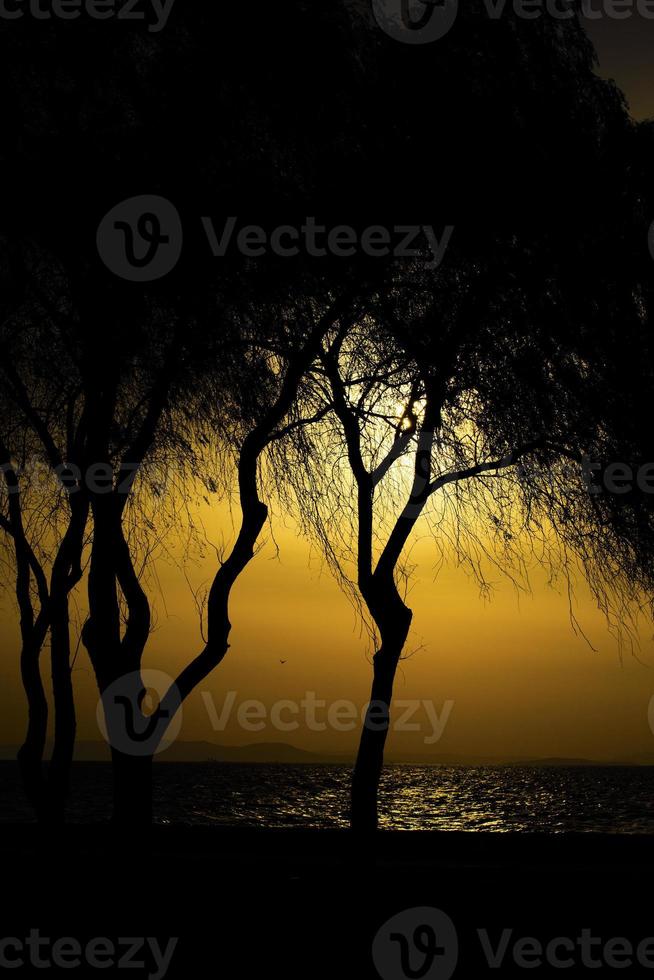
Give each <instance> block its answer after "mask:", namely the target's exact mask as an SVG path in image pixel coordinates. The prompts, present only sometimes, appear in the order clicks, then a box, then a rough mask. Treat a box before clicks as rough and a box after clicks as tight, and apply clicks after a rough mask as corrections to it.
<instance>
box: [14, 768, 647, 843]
mask: <svg viewBox="0 0 654 980" xmlns="http://www.w3.org/2000/svg"><path fill="white" fill-rule="evenodd" d="M350 778H351V769H350V767H349V766H343V765H306V764H295V765H290V764H284V765H281V764H280V765H276V764H263V763H262V764H247V765H246V764H239V763H218V762H204V763H172V762H171V763H167V762H160V763H157V764H156V765H155V767H154V784H155V785H154V810H155V819H156V821H157V822H158V823H161V824H183V825H193V824H196V825H204V826H230V827H234V826H236V827H244V828H245V827H274V828H332V829H333V828H342V827H347V824H348V794H349V785H350ZM379 811H380V824H381V826H382V827H383V828H385V829H389V830H467V831H494V832H497V833H509V832H523V833H553V834H556V833H566V832H576V833H579V832H588V833H611V834H652V833H654V766H652V767H650V766H542V767H538V766H529V767H526V766H525V767H521V766H413V765H400V764H398V765H389V766H387V767H386V769H385V771H384V774H383V778H382V784H381V789H380V799H379ZM110 812H111V772H110V767H109V766H108V765H107V764H105V763H76V764H75V767H74V774H73V787H72V795H71V801H70V807H69V813H68V817H69V820H70V821H71V822H79V823H97V822H103V821H106V820H108V819H109V815H110ZM31 819H32V815H31V813H30V810H29V807H28V806H27V804H26V803H25V802H24V801H23V799H22V793H21V791H20V785H19V782H18V774H17V771H16V766H15V764H14V763H11V762H1V763H0V821H1V822H23V821H29V820H31Z"/></svg>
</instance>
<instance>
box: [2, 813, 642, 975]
mask: <svg viewBox="0 0 654 980" xmlns="http://www.w3.org/2000/svg"><path fill="white" fill-rule="evenodd" d="M0 852H1V859H2V865H3V869H4V872H5V889H4V901H3V906H4V908H3V909H2V921H3V935H5V936H26V935H28V934H29V930H30V929H35V928H38V929H39V931H40V934H41V935H45V936H49V937H57V936H67V937H68V936H73V937H76V938H77V939H78V940H79V941H81V942H85V941H86V940H87V939H88V938H91V937H97V936H106V937H111V938H113V939H114V940H117V939H118V937H125V936H132V937H137V936H152V937H155V936H156V937H158V938H159V940H160V942H161V944H162V946H164V945H165V943H166V941H167V940H168V938H169V937H171V936H174V937H179V942H178V944H177V947H176V949H175V952H174V955H173V957H172V961H171V965H170V969H169V970H168V973H167V974H166V975H167V976H180V977H181V976H194V975H197V976H200V975H205V973H206V970H207V968H208V967H209V968H211V969H212V971H214V972H217V973H218V974H219V975H220V976H223V977H226V978H232V977H233V978H240V977H258V976H267V975H268V974H269V972H270V973H272V972H273V970H274V972H275V974H278V975H280V976H284V977H296V976H297V977H309V976H312V977H313V976H320V977H322V976H325V977H328V976H329V977H341V976H342V977H351V978H355V977H375V976H378V974H377V972H376V971H375V968H374V966H373V963H372V958H371V945H372V941H373V938H374V936H375V934H376V933H377V930H378V929H379V927H380V926H381V925H382V923H384V922H385V921H386V920H387V919H388V918H389V917H390V916H392V915H394V914H396V913H397V912H399V911H401V910H403V909H406V908H411V907H415V906H435V907H437V908H439V909H441V910H443V911H444V912H445V913H447V915H448V916H449V917H450V918H451V919H452V921H453V922H454V925H455V927H456V930H457V933H458V941H459V961H458V967H457V969H456V973H455V974H454V975H455V976H465V975H467V974H468V971H469V970H470V971H472V975H474V976H484V975H486V974H487V973H489V975H491V976H492V975H495V976H498V975H500V976H506V975H510V976H513V975H516V976H521V975H524V973H525V969H524V967H522V968H519V967H517V966H516V965H515V963H514V962H513V960H512V953H511V949H512V946H511V945H509V951H508V952H507V954H506V957H505V959H504V961H503V963H502V965H501V969H494V970H492V971H491V970H489V968H488V965H487V962H486V961H485V960H484V957H483V953H482V946H481V945H480V939H479V934H478V932H477V930H479V929H486V930H488V936H489V939H490V942H491V943H492V946H493V947H494V948H496V947H497V946H498V944H499V942H500V939H501V936H502V930H511V929H512V930H513V932H512V933H511V936H512V942H514V941H515V940H517V939H519V938H520V937H527V936H530V937H535V938H537V939H538V940H539V941H541V942H542V943H543V945H545V944H546V943H547V942H548V941H550V940H551V939H552V938H554V937H569V938H570V939H571V940H573V941H576V939H577V937H579V935H580V933H581V931H582V930H583V929H589V930H590V931H591V933H592V937H597V938H598V939H601V940H602V943H601V944H595V945H594V946H593V947H592V950H593V951H594V952H593V955H599V952H598V951H601V949H603V948H604V944H605V943H606V942H607V941H608V940H611V939H615V938H616V937H624V938H626V939H628V940H629V941H630V942H631V943H633V946H634V948H635V947H636V946H637V945H638V944H639V943H640V942H641V941H642V940H643V938H644V937H647V936H650V935H653V934H654V923H653V922H652V918H651V914H650V913H651V903H650V902H649V901H648V900H647V898H646V896H647V895H648V893H649V889H650V886H651V880H652V871H653V870H654V861H653V856H654V846H653V842H652V839H651V838H645V837H638V836H600V835H590V834H583V835H552V836H545V835H539V836H535V835H521V836H515V835H508V834H485V833H475V834H466V833H441V834H433V833H421V832H414V833H410V834H406V833H401V832H398V833H393V832H387V833H383V832H382V833H381V834H380V835H379V836H378V838H377V840H376V842H375V844H374V849H373V846H372V845H368V846H367V847H363V846H362V845H361V844H360V843H357V842H355V841H354V839H353V838H352V837H351V836H350V834H349V833H347V832H344V831H343V832H341V831H334V832H331V831H313V832H312V831H306V832H304V831H271V830H265V831H264V830H262V831H250V830H246V831H234V830H217V829H215V828H203V827H193V828H176V827H156V828H154V829H153V830H152V832H151V833H149V834H148V835H147V836H144V837H142V838H140V839H136V838H134V836H133V835H132V836H131V838H130V839H129V840H127V839H121V838H120V837H118V836H116V835H115V834H112V833H111V832H110V830H109V829H108V828H100V827H76V828H69V829H67V830H64V831H62V832H61V833H59V834H58V835H57V836H56V837H55V838H54V839H53V838H48V839H46V838H44V837H43V834H42V832H39V831H38V829H37V828H35V827H25V826H22V827H17V826H9V825H5V826H4V827H3V833H2V843H1V844H0ZM652 948H653V949H654V946H653V947H652ZM350 950H351V951H352V952H350ZM561 955H563V954H561ZM196 970H197V971H198V972H197V973H195V972H194V971H196ZM200 970H202V971H203V972H202V973H200V972H199V971H200ZM57 972H58V971H56V970H51V974H53V973H57ZM73 972H74V971H73ZM536 972H537V975H538V976H542V975H560V968H555V967H551V966H546V965H544V966H542V967H541V968H540V969H538V970H537V971H536ZM587 972H588V969H587V968H585V967H584V966H583V965H582V964H580V963H579V964H576V965H575V966H574V967H573V968H568V969H567V975H568V976H585V975H586V974H587ZM641 972H642V974H643V975H648V974H651V970H645V969H642V970H641V968H640V967H638V966H635V967H633V968H631V969H629V971H628V974H627V975H629V976H633V975H639V974H640V973H641ZM92 973H93V974H95V971H92ZM113 973H114V971H113V970H110V969H107V970H103V971H102V975H103V976H112V975H113ZM15 975H20V971H17V973H16V974H15ZM68 975H69V976H70V975H71V973H70V971H68ZM117 975H119V976H122V975H123V974H122V971H121V973H120V974H117ZM423 975H424V974H423ZM431 975H432V974H428V976H431ZM433 975H434V976H441V975H442V974H440V973H438V974H433Z"/></svg>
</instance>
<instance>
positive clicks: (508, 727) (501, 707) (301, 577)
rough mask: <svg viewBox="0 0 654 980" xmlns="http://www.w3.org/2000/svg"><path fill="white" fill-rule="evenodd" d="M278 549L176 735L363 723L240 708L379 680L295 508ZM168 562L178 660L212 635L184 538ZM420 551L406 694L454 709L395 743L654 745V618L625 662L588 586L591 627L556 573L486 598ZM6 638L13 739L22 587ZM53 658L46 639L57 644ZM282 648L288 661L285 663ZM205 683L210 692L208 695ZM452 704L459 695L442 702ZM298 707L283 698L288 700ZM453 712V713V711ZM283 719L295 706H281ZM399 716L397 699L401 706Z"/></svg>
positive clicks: (157, 656) (153, 648)
mask: <svg viewBox="0 0 654 980" xmlns="http://www.w3.org/2000/svg"><path fill="white" fill-rule="evenodd" d="M204 522H205V526H206V529H207V533H208V536H209V538H210V539H212V540H213V541H214V542H216V543H218V542H219V540H220V537H221V534H224V535H225V536H228V535H229V534H230V533H231V524H230V519H229V516H228V514H227V512H226V510H225V509H224V508H221V507H217V508H214V509H213V510H209V509H207V510H206V511H205V513H204ZM274 529H275V541H276V544H277V546H278V548H279V554H278V553H277V550H276V548H275V546H274V544H273V542H272V540H271V537H270V533H269V532H266V536H267V542H266V544H265V546H264V547H263V549H262V550H261V552H260V553H259V554H258V555H257V556H256V557H255V559H254V561H253V562H252V563H251V565H250V566H249V568H248V569H247V570H246V572H245V573H244V574H243V576H242V577H241V580H240V581H239V582H238V584H237V586H236V589H235V593H234V597H233V605H232V616H231V619H232V623H233V630H232V638H231V639H232V647H231V649H230V651H229V653H228V656H227V658H226V660H225V661H224V662H223V664H222V665H221V666H220V667H219V668H218V669H217V670H216V671H215V672H214V674H213V675H212V676H211V678H210V679H209V681H208V682H207V683H206V684H205V685H203V687H202V691H201V692H196V693H195V694H194V695H193V696H192V697H191V698H190V699H189V701H188V702H187V704H186V705H185V708H184V715H183V723H182V729H181V733H180V735H179V738H180V739H182V740H185V741H214V742H218V743H222V744H231V745H238V744H244V743H249V742H258V741H267V742H270V741H273V742H280V741H284V742H288V743H291V744H293V745H296V746H298V747H303V748H307V749H310V750H311V751H316V752H327V753H336V754H348V753H349V754H351V753H352V752H353V751H354V748H355V745H356V740H357V737H356V731H336V730H334V729H333V728H332V727H330V726H329V725H328V726H327V728H326V730H324V731H314V730H310V729H309V727H308V726H307V724H306V713H305V712H304V709H302V710H301V712H300V714H299V715H298V716H297V719H299V723H300V727H299V728H298V729H297V730H295V731H290V732H284V731H280V730H278V729H276V728H275V727H274V726H272V725H271V723H270V720H269V718H268V720H267V721H266V723H265V726H264V728H263V730H261V731H248V730H244V729H243V727H242V726H240V725H239V723H238V721H237V718H236V712H237V709H238V707H239V705H241V704H242V702H244V701H247V700H249V699H255V700H259V701H261V702H263V703H264V704H265V705H266V706H267V710H269V709H270V708H271V706H272V705H273V704H274V703H275V702H276V701H278V700H280V699H291V700H293V701H295V702H297V703H298V704H299V703H300V702H301V701H302V699H304V698H306V695H307V692H314V696H315V698H316V699H320V700H323V701H325V702H326V706H325V707H324V708H317V709H316V719H317V720H318V721H319V722H320V721H324V720H325V719H326V712H327V708H328V706H329V705H331V704H333V702H335V701H338V700H341V699H347V700H348V701H350V702H353V703H354V705H356V706H363V705H364V703H365V701H366V699H367V696H368V689H369V682H370V674H371V669H370V663H369V659H368V658H369V647H368V643H367V640H366V638H365V636H362V635H361V633H360V629H359V626H358V623H357V620H356V616H355V614H354V611H353V609H352V607H351V605H350V603H349V602H348V600H347V599H346V597H345V596H344V595H343V593H342V592H341V591H340V589H339V588H338V586H337V584H336V583H335V582H334V580H333V579H332V577H331V575H330V573H329V572H328V571H327V570H325V569H321V565H320V562H319V560H318V558H317V557H313V558H312V557H311V550H310V548H309V545H308V543H307V542H306V541H305V540H303V539H302V537H301V535H300V534H299V532H298V530H297V528H296V527H295V526H294V525H293V523H292V522H291V521H290V520H288V519H287V520H286V521H285V522H282V521H281V520H280V519H278V518H275V520H274ZM171 550H172V554H171V557H170V558H169V559H167V560H165V561H164V560H160V561H159V562H158V563H157V575H158V578H159V581H160V589H155V588H154V587H152V586H151V589H150V592H151V595H152V600H153V605H154V608H155V613H156V629H155V631H154V633H153V635H152V637H151V640H150V644H149V647H148V649H147V652H146V658H145V666H147V667H152V668H156V669H160V670H164V671H167V672H168V673H170V674H173V673H174V672H175V671H176V670H177V669H178V668H179V667H180V665H182V664H183V663H185V662H186V661H187V659H188V658H189V657H190V656H192V655H193V654H194V652H196V651H198V650H199V649H200V647H201V637H200V632H199V625H198V616H197V612H196V608H195V604H194V599H193V596H192V594H191V589H190V587H189V584H188V582H187V580H186V577H185V574H184V572H183V570H182V567H181V564H182V563H181V562H180V561H179V560H178V558H179V554H178V551H179V549H178V548H177V549H176V548H174V547H172V546H171ZM412 560H413V561H414V562H415V564H416V565H417V568H416V573H415V576H414V586H413V590H412V592H411V597H410V604H411V606H412V608H413V609H414V622H413V630H412V633H411V637H410V641H409V650H411V651H415V652H414V653H413V654H412V656H411V657H410V658H408V659H407V660H405V661H404V662H403V663H402V665H401V669H400V672H399V674H398V678H397V683H396V698H398V699H401V700H409V699H417V700H418V701H420V700H422V699H427V700H429V701H430V702H432V704H433V706H434V707H433V710H434V711H435V712H436V715H437V717H439V718H441V719H443V718H446V719H447V721H446V724H445V726H444V729H443V732H442V736H441V737H440V738H439V739H438V740H437V741H435V742H433V743H432V744H425V741H424V739H425V737H431V736H432V734H433V732H434V728H433V726H432V724H431V722H430V721H429V717H428V716H427V714H426V713H425V709H424V708H423V707H420V709H419V710H418V711H417V713H416V715H415V716H414V717H413V718H412V719H411V721H413V722H414V723H418V724H419V725H420V726H421V727H420V730H419V731H417V732H402V733H400V732H394V733H393V734H392V735H391V740H390V743H389V757H391V758H392V757H393V756H397V755H398V754H399V755H402V754H411V755H416V756H421V757H426V756H427V755H428V754H429V755H438V754H445V755H456V756H464V757H465V756H472V757H480V756H483V757H489V756H492V757H506V756H520V757H549V756H567V757H586V758H594V759H603V760H610V759H614V758H617V757H626V756H632V755H637V754H640V753H654V735H653V734H652V732H651V730H650V728H649V724H648V705H649V701H650V698H651V697H652V695H653V694H654V669H653V668H654V642H652V639H651V636H650V634H651V632H652V628H651V626H650V627H649V630H648V631H647V630H646V631H645V634H644V635H643V636H642V637H641V649H640V651H639V653H638V658H636V657H634V656H632V655H631V653H630V652H629V650H626V651H625V652H624V655H623V658H622V661H621V660H620V656H619V652H618V649H617V646H616V643H615V641H614V640H613V639H612V638H611V637H610V636H609V635H608V633H607V629H606V626H605V622H604V619H603V617H602V616H601V614H600V613H599V612H597V610H596V609H595V608H594V605H593V603H592V602H591V600H590V598H589V597H588V595H587V594H581V593H580V595H579V600H578V603H577V608H576V615H577V617H578V618H579V620H580V622H581V624H582V625H583V627H584V629H585V631H586V633H587V635H588V637H589V639H590V640H591V641H592V643H593V645H594V646H595V647H596V648H597V650H596V651H594V650H592V649H591V648H590V647H589V646H588V644H587V643H586V642H585V641H584V640H583V638H581V637H579V636H576V635H575V633H574V631H573V630H572V628H571V625H570V620H569V615H568V600H567V595H566V594H565V590H564V589H563V588H562V589H561V592H557V591H553V590H552V589H551V588H548V587H547V585H546V582H545V575H544V573H542V572H541V573H538V572H536V573H535V574H534V575H533V576H532V581H533V595H531V596H522V597H521V598H520V599H519V600H518V598H517V597H516V594H515V592H514V590H513V588H512V587H511V586H510V585H509V584H508V583H507V582H502V581H499V578H498V584H497V587H496V589H495V591H494V594H493V598H492V599H491V600H490V601H485V600H483V599H482V598H480V595H479V588H478V586H477V585H476V584H475V583H474V582H473V581H471V580H470V578H469V577H468V576H467V575H466V573H465V572H464V571H463V570H462V569H457V568H454V567H447V566H446V567H445V568H443V569H442V570H441V571H440V572H439V574H438V577H437V578H436V579H435V580H434V567H435V563H436V553H435V549H434V545H433V542H431V541H430V540H429V539H428V538H426V537H425V538H423V539H421V540H420V541H419V543H418V544H417V545H416V547H415V549H414V551H413V553H412ZM214 562H215V556H214V555H213V552H212V551H211V550H210V549H209V551H208V554H207V557H206V559H205V560H203V561H200V562H199V563H194V564H191V565H188V566H187V568H186V575H188V578H189V580H190V582H191V583H192V585H193V586H194V587H195V588H199V587H201V585H202V584H203V583H207V582H208V581H209V580H210V577H211V574H212V569H213V563H214ZM0 629H1V635H2V639H3V657H2V663H1V667H0V669H1V673H2V683H1V686H0V743H3V744H6V743H15V742H16V741H17V740H18V739H19V738H20V734H21V733H22V729H23V726H24V723H25V705H24V700H23V696H22V691H21V689H20V684H19V680H18V637H17V628H16V616H15V612H14V609H13V604H12V596H11V593H5V594H4V595H3V596H2V600H1V607H0ZM45 657H46V661H45V663H46V665H47V652H46V654H45ZM280 660H285V661H286V663H284V664H282V663H280ZM74 677H75V686H76V692H77V698H78V702H79V738H80V739H83V740H87V739H90V740H94V741H95V740H97V739H98V738H99V735H98V729H97V725H96V722H95V708H96V703H97V696H96V691H95V683H94V679H93V675H92V671H91V668H90V665H89V662H88V658H87V656H86V653H85V651H84V650H83V648H82V649H81V650H80V652H79V656H78V659H77V662H76V665H75V674H74ZM229 692H233V693H232V695H231V699H232V701H233V704H234V707H233V709H232V714H231V721H230V722H229V723H228V725H227V727H226V728H225V730H222V731H216V730H214V728H213V727H212V723H211V719H210V716H209V712H208V711H207V707H206V702H207V700H209V701H210V703H211V704H213V706H214V708H215V710H216V711H217V712H218V713H219V712H220V711H221V708H222V707H223V705H224V702H225V698H226V697H227V695H228V693H229ZM202 693H204V697H203V696H202ZM446 702H451V704H450V706H449V708H447V709H446V714H445V715H442V711H443V707H444V705H445V704H446ZM284 711H286V709H284ZM447 712H449V714H448V713H447ZM281 717H282V719H283V720H284V721H288V720H291V721H293V720H296V719H295V717H294V716H291V715H289V714H288V713H284V712H282V716H281ZM396 717H397V712H396Z"/></svg>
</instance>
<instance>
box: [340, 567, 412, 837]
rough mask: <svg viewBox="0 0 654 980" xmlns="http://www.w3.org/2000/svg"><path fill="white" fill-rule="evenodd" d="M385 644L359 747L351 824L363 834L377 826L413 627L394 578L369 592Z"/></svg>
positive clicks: (376, 584)
mask: <svg viewBox="0 0 654 980" xmlns="http://www.w3.org/2000/svg"><path fill="white" fill-rule="evenodd" d="M366 601H367V603H368V607H369V608H370V609H371V611H372V613H373V616H374V617H375V621H376V623H377V627H378V629H379V634H380V638H381V644H380V647H379V650H378V651H377V653H376V654H375V656H374V657H373V681H372V689H371V692H370V703H369V705H368V708H367V710H366V717H365V719H364V723H363V728H362V731H361V740H360V742H359V751H358V753H357V759H356V763H355V766H354V773H353V776H352V799H351V812H350V825H351V828H352V830H354V831H356V832H357V833H361V834H371V833H373V832H374V831H375V830H377V823H378V816H377V805H378V796H379V782H380V779H381V774H382V769H383V767H384V749H385V746H386V739H387V738H388V732H389V729H390V722H391V701H392V700H393V683H394V681H395V674H396V671H397V665H398V663H399V662H400V657H401V656H402V650H403V649H404V644H405V643H406V640H407V637H408V635H409V629H410V628H411V619H412V612H411V610H410V609H409V608H408V607H407V606H406V605H405V604H404V602H403V601H402V599H401V598H400V595H399V593H398V592H397V589H396V587H395V584H394V582H393V581H392V579H391V580H390V581H389V582H387V583H380V582H374V584H373V585H372V587H371V589H370V590H368V593H367V600H366Z"/></svg>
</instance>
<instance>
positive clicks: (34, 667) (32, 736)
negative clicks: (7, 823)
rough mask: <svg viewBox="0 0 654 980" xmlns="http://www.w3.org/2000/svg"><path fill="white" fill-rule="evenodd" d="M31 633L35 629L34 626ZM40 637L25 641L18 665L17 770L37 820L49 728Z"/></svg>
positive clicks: (41, 813)
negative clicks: (22, 717) (21, 713)
mask: <svg viewBox="0 0 654 980" xmlns="http://www.w3.org/2000/svg"><path fill="white" fill-rule="evenodd" d="M34 632H37V631H36V629H35V631H34ZM42 645H43V636H42V635H41V633H40V632H39V635H38V636H35V637H33V638H32V639H30V640H29V641H24V643H23V649H22V650H21V657H20V667H21V676H22V681H23V687H24V689H25V693H26V696H27V705H28V719H27V732H26V733H25V740H24V742H23V744H22V746H21V747H20V749H19V750H18V757H17V758H18V770H19V773H20V777H21V781H22V784H23V789H24V791H25V795H26V796H27V799H28V801H29V803H30V804H31V806H32V807H33V808H34V811H35V813H36V817H37V820H39V821H42V820H43V819H44V793H45V787H44V782H43V753H44V751H45V741H46V736H47V729H48V701H47V698H46V696H45V691H44V689H43V682H42V680H41V671H40V667H39V657H40V653H41V647H42Z"/></svg>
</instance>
